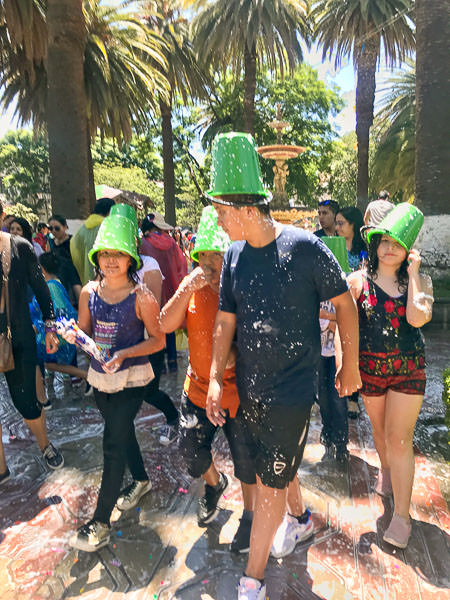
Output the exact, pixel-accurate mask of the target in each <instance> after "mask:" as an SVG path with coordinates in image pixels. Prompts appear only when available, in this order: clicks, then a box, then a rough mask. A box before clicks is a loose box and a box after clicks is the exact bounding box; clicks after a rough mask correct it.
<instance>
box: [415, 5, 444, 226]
mask: <svg viewBox="0 0 450 600" xmlns="http://www.w3.org/2000/svg"><path fill="white" fill-rule="evenodd" d="M415 4H416V28H417V31H416V36H417V52H416V202H417V204H418V206H420V208H421V209H422V210H423V211H424V213H425V214H426V215H439V214H449V213H450V206H449V189H450V169H449V165H450V143H449V136H448V132H449V131H450V59H449V57H450V3H449V2H448V1H447V0H416V3H415Z"/></svg>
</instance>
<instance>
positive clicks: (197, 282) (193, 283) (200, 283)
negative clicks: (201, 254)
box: [183, 267, 207, 293]
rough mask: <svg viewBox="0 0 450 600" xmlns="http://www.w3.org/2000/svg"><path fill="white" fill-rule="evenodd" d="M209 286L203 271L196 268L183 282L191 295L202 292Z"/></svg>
mask: <svg viewBox="0 0 450 600" xmlns="http://www.w3.org/2000/svg"><path fill="white" fill-rule="evenodd" d="M205 285H207V281H206V279H205V274H204V273H203V269H201V268H200V267H196V268H195V269H194V270H193V271H192V272H191V273H189V275H188V276H187V277H186V278H185V280H184V281H183V287H185V288H187V289H189V291H190V292H191V293H193V292H196V291H197V290H201V289H202V288H203V287H205Z"/></svg>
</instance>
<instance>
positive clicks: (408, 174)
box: [371, 59, 416, 202]
mask: <svg viewBox="0 0 450 600" xmlns="http://www.w3.org/2000/svg"><path fill="white" fill-rule="evenodd" d="M386 92H387V93H386V94H385V96H384V97H383V99H382V101H381V106H380V110H379V112H378V113H377V114H376V115H375V125H374V132H373V133H374V135H375V137H376V139H377V143H376V148H375V152H374V156H373V159H372V175H371V184H372V187H377V188H378V189H382V188H387V189H392V190H396V192H397V195H398V193H399V192H400V193H401V194H402V200H403V201H405V202H407V201H409V200H411V199H412V198H413V196H414V158H415V146H416V137H415V122H416V116H415V115H416V71H415V63H414V61H413V60H411V59H406V65H405V66H404V67H403V68H402V70H401V71H399V72H398V73H396V74H395V75H394V76H393V77H391V78H390V79H389V80H388V81H387V83H386Z"/></svg>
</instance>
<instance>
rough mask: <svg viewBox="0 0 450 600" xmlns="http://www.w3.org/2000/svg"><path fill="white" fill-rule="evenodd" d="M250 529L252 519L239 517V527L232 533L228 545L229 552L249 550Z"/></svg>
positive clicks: (242, 552)
mask: <svg viewBox="0 0 450 600" xmlns="http://www.w3.org/2000/svg"><path fill="white" fill-rule="evenodd" d="M251 530H252V520H251V519H244V518H243V517H241V518H240V519H239V527H238V528H237V531H236V533H235V534H234V538H233V541H232V542H231V545H230V550H231V552H236V553H238V554H244V553H245V552H248V551H249V550H250V531H251Z"/></svg>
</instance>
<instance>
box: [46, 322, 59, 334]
mask: <svg viewBox="0 0 450 600" xmlns="http://www.w3.org/2000/svg"><path fill="white" fill-rule="evenodd" d="M44 330H45V333H56V323H55V321H54V320H53V319H47V321H45V322H44Z"/></svg>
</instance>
